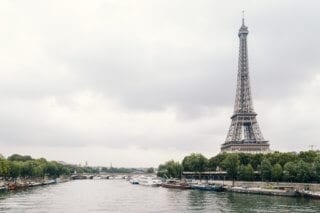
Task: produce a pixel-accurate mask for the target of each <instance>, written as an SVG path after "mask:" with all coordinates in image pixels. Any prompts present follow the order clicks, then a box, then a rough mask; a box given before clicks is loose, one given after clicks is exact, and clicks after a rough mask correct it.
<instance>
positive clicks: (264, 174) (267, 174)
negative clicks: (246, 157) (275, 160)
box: [260, 158, 272, 181]
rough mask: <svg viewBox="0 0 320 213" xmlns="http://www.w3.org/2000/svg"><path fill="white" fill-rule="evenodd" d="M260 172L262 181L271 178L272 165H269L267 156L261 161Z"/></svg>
mask: <svg viewBox="0 0 320 213" xmlns="http://www.w3.org/2000/svg"><path fill="white" fill-rule="evenodd" d="M260 173H261V179H262V180H263V181H266V180H268V181H269V180H271V177H272V165H271V163H270V161H269V160H268V159H267V158H264V159H263V160H262V161H261V166H260Z"/></svg>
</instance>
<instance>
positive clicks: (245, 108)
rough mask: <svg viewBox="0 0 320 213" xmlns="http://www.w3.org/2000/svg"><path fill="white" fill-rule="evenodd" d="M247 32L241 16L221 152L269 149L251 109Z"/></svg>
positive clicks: (253, 151)
mask: <svg viewBox="0 0 320 213" xmlns="http://www.w3.org/2000/svg"><path fill="white" fill-rule="evenodd" d="M248 34H249V31H248V28H247V27H246V26H245V24H244V18H242V26H241V28H240V30H239V33H238V36H239V39H240V47H239V62H238V77H237V91H236V99H235V104H234V112H233V115H232V116H231V125H230V128H229V131H228V135H227V138H226V141H225V143H223V144H222V146H221V152H246V153H265V152H269V151H270V149H269V143H268V141H267V140H265V139H264V138H263V136H262V133H261V131H260V128H259V125H258V122H257V119H256V116H257V114H256V113H255V111H254V109H253V103H252V96H251V88H250V79H249V66H248V47H247V36H248Z"/></svg>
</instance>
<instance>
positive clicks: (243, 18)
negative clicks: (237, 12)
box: [242, 10, 244, 26]
mask: <svg viewBox="0 0 320 213" xmlns="http://www.w3.org/2000/svg"><path fill="white" fill-rule="evenodd" d="M242 26H244V10H242Z"/></svg>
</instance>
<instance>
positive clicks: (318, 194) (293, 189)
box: [212, 180, 320, 199]
mask: <svg viewBox="0 0 320 213" xmlns="http://www.w3.org/2000/svg"><path fill="white" fill-rule="evenodd" d="M212 182H214V183H217V184H223V185H224V188H225V190H226V191H229V192H236V193H247V194H263V195H276V196H287V197H308V198H314V199H320V184H310V183H287V182H262V181H261V182H251V181H235V182H234V185H232V181H220V180H216V181H212Z"/></svg>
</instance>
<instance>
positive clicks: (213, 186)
mask: <svg viewBox="0 0 320 213" xmlns="http://www.w3.org/2000/svg"><path fill="white" fill-rule="evenodd" d="M191 189H198V190H204V191H216V192H221V191H222V190H223V186H222V185H218V184H193V185H191Z"/></svg>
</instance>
